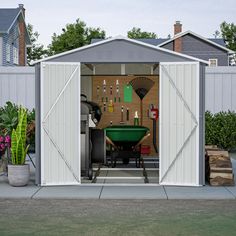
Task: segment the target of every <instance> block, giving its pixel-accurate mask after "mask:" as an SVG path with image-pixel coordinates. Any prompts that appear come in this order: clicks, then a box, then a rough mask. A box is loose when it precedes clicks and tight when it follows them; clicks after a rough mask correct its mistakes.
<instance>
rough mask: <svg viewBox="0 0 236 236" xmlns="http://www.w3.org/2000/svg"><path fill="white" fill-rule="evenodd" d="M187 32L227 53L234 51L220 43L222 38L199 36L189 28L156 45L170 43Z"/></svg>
mask: <svg viewBox="0 0 236 236" xmlns="http://www.w3.org/2000/svg"><path fill="white" fill-rule="evenodd" d="M187 34H191V35H193V36H195V37H197V38H200V39H201V40H203V41H205V42H207V43H209V44H212V45H214V46H216V47H219V48H221V49H223V50H225V51H227V52H229V53H234V51H232V50H230V49H229V48H227V47H225V45H224V46H223V45H222V44H223V43H222V40H223V39H207V38H204V37H203V36H201V35H199V34H196V33H194V32H192V31H191V30H188V31H185V32H181V33H178V34H176V35H175V36H174V37H173V38H171V39H168V40H167V41H165V42H162V43H160V44H158V46H160V47H161V46H163V45H165V44H167V43H170V42H172V41H173V40H175V39H177V38H180V37H182V36H184V35H187Z"/></svg>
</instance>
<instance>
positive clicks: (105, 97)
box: [102, 79, 108, 102]
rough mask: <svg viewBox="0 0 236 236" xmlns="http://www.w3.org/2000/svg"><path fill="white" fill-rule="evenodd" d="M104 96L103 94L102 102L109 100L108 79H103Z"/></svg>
mask: <svg viewBox="0 0 236 236" xmlns="http://www.w3.org/2000/svg"><path fill="white" fill-rule="evenodd" d="M102 87H103V96H102V102H107V100H108V99H107V96H106V95H107V91H106V80H105V79H104V80H103V86H102Z"/></svg>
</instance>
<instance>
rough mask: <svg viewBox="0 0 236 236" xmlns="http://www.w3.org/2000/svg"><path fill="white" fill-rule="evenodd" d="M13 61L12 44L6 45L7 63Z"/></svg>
mask: <svg viewBox="0 0 236 236" xmlns="http://www.w3.org/2000/svg"><path fill="white" fill-rule="evenodd" d="M10 60H11V46H10V44H7V45H6V61H7V62H10Z"/></svg>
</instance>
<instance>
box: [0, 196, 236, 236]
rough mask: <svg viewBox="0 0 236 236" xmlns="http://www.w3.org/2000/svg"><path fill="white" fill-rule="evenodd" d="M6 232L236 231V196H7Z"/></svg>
mask: <svg viewBox="0 0 236 236" xmlns="http://www.w3.org/2000/svg"><path fill="white" fill-rule="evenodd" d="M0 211H1V216H0V235H1V236H2V235H89V236H90V235H101V236H106V235H109V236H113V235H132V236H138V235H188V236H190V235H191V236H192V235H201V236H202V235H211V236H212V235H224V236H226V235H230V236H231V235H236V201H235V200H225V201H202V200H201V201H192V200H191V201H190V200H189V201H186V200H184V201H181V200H168V201H167V200H144V201H141V200H140V201H139V200H134V201H132V200H119V201H118V200H92V201H89V200H71V201H70V200H13V201H12V200H6V201H1V202H0Z"/></svg>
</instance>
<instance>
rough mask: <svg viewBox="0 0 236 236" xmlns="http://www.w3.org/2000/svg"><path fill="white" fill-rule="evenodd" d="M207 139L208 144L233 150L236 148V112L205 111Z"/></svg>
mask: <svg viewBox="0 0 236 236" xmlns="http://www.w3.org/2000/svg"><path fill="white" fill-rule="evenodd" d="M205 139H206V144H207V145H217V146H218V147H220V148H223V149H227V150H231V149H234V148H236V113H235V112H231V111H228V112H219V113H216V114H214V115H213V114H212V113H210V112H209V111H207V112H206V113H205Z"/></svg>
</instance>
